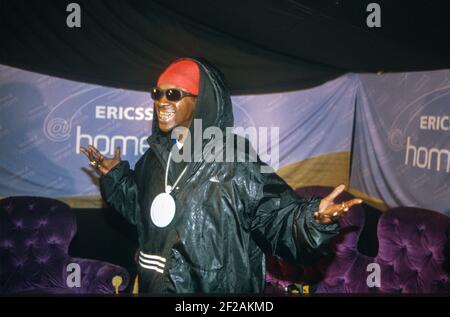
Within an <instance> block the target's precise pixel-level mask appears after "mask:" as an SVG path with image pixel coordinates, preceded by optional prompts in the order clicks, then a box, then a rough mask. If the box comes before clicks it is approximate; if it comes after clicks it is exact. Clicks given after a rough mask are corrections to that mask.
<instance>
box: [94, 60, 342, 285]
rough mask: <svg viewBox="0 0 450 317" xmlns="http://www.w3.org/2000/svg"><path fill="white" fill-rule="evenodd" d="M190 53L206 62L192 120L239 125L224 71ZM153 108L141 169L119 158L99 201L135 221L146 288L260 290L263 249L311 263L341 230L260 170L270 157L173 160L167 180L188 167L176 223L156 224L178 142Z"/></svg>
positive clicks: (313, 205)
mask: <svg viewBox="0 0 450 317" xmlns="http://www.w3.org/2000/svg"><path fill="white" fill-rule="evenodd" d="M194 61H196V62H197V63H198V65H199V67H200V89H199V96H198V97H197V104H196V108H195V112H194V118H197V119H202V126H203V129H206V128H207V127H208V126H217V127H220V128H221V129H222V130H223V131H225V128H226V127H231V126H232V125H233V113H232V105H231V99H230V95H229V93H228V90H227V89H226V85H225V84H224V81H223V77H222V76H221V75H220V73H219V72H218V71H217V70H216V69H214V68H213V67H211V66H210V65H208V64H207V63H206V62H203V61H200V60H196V59H195V60H194ZM154 113H155V115H154V119H153V127H152V129H153V130H152V135H151V136H150V137H149V139H148V142H149V144H150V148H149V149H148V150H147V152H146V153H145V154H144V155H143V156H142V157H141V158H140V159H139V161H138V162H137V163H136V166H135V169H134V170H131V169H130V166H129V164H128V162H127V161H122V162H121V163H120V164H119V165H117V166H116V167H115V168H114V169H112V170H111V171H110V172H109V173H108V174H106V175H105V176H103V177H102V178H101V182H100V184H101V193H102V197H103V199H104V200H105V201H106V202H107V203H108V204H109V205H110V206H113V207H114V208H115V209H116V210H117V211H118V212H120V213H121V214H122V215H123V216H124V217H126V218H127V219H128V220H129V221H130V222H131V223H132V224H135V225H136V226H137V230H138V236H139V246H140V252H139V286H140V292H143V293H201V292H205V293H211V292H215V293H256V292H262V291H263V290H264V284H265V279H264V277H265V257H264V254H265V253H267V252H270V253H271V254H273V255H275V256H277V257H278V258H280V259H285V260H290V261H300V262H302V261H307V260H308V259H310V258H312V257H313V256H315V255H317V254H320V253H321V252H323V251H324V250H325V248H324V247H325V246H326V245H327V244H328V242H329V241H330V240H331V239H332V238H333V237H334V236H335V235H336V234H337V233H338V225H337V224H332V225H321V224H318V223H316V221H315V220H314V219H313V216H312V213H313V212H314V211H316V210H317V209H318V203H319V200H318V199H312V200H306V199H302V198H300V197H298V196H297V195H296V194H295V193H294V192H293V191H292V189H291V188H290V187H289V186H288V185H287V184H286V183H285V182H284V181H283V180H282V179H281V178H280V177H279V176H277V175H276V174H275V173H261V166H262V165H263V164H264V163H262V162H260V161H259V160H258V161H256V162H248V161H246V162H212V163H209V162H205V160H200V161H198V162H189V163H177V164H175V163H173V162H172V163H171V165H170V166H171V168H170V169H169V184H173V183H174V181H175V180H176V179H177V178H178V175H179V174H180V172H181V170H182V169H183V168H184V167H185V166H187V172H186V173H185V174H184V176H183V177H182V178H181V180H180V182H179V184H178V186H177V188H176V189H175V190H174V191H173V192H172V193H171V195H172V196H173V197H174V199H175V202H176V213H175V217H174V219H173V221H172V222H171V223H170V224H169V225H168V226H167V227H165V228H159V227H157V226H155V225H154V224H153V223H152V221H151V218H150V206H151V203H152V201H153V199H154V198H155V196H156V195H158V194H159V193H161V192H163V191H164V176H165V168H166V164H167V158H168V154H169V151H170V150H171V148H172V143H171V140H170V135H168V134H165V133H163V132H162V131H160V130H159V128H158V118H157V116H156V112H154ZM192 129H193V128H192V127H191V133H192V135H193V133H195V131H192ZM224 134H225V133H224ZM225 135H226V136H225V137H230V135H229V134H225ZM231 137H233V138H236V139H237V138H238V137H237V136H235V135H232V136H231ZM209 141H210V140H208V139H206V140H204V141H203V142H204V145H205V146H207V144H208V142H209ZM191 151H192V153H193V152H194V149H191ZM235 152H237V151H235ZM241 154H242V153H241ZM234 155H236V153H235V154H234ZM244 156H245V157H248V154H247V153H244ZM172 166H173V168H172Z"/></svg>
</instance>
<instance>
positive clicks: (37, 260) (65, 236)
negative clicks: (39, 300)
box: [0, 196, 76, 293]
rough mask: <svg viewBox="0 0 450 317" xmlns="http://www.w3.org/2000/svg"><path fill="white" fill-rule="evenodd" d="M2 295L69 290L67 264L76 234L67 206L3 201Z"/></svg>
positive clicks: (0, 206)
mask: <svg viewBox="0 0 450 317" xmlns="http://www.w3.org/2000/svg"><path fill="white" fill-rule="evenodd" d="M0 226H1V230H0V259H1V272H0V292H1V293H7V292H16V291H22V290H27V289H33V288H35V287H39V288H46V287H54V286H55V285H56V286H58V287H65V280H64V279H63V277H64V276H65V272H64V270H63V268H64V267H65V266H64V263H65V262H66V261H67V257H68V255H67V250H68V248H69V244H70V241H71V240H72V238H73V236H74V234H75V232H76V221H75V216H74V215H73V213H72V212H71V209H70V207H69V206H67V205H66V204H64V203H62V202H59V201H57V200H54V199H49V198H42V197H25V196H24V197H9V198H5V199H2V200H1V201H0Z"/></svg>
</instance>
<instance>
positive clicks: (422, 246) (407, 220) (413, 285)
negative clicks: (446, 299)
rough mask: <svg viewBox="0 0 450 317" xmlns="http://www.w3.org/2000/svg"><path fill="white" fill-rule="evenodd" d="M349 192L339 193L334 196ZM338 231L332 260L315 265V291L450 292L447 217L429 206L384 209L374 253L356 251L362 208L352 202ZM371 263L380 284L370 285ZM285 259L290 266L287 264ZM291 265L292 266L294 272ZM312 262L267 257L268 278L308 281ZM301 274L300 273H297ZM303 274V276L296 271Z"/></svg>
mask: <svg viewBox="0 0 450 317" xmlns="http://www.w3.org/2000/svg"><path fill="white" fill-rule="evenodd" d="M331 190H332V188H331V187H319V186H311V187H306V188H301V189H299V190H297V193H298V194H299V195H300V196H302V197H311V196H317V197H325V196H326V195H327V194H328V193H329V192H331ZM351 198H353V197H352V196H351V195H350V194H348V193H343V195H341V196H340V197H338V199H337V201H338V202H339V201H341V200H342V199H345V200H347V199H351ZM339 222H340V225H341V234H340V235H339V236H338V237H337V238H336V240H335V243H334V245H333V250H334V253H335V256H334V258H333V259H331V261H323V262H321V263H318V264H317V265H316V269H317V270H319V271H321V273H322V276H320V280H319V283H317V285H316V290H315V291H316V292H317V293H438V292H450V281H449V279H450V278H449V272H447V271H446V270H445V269H444V263H446V262H445V261H447V262H448V260H449V259H448V257H449V255H448V254H447V257H446V256H445V252H447V253H448V252H449V251H448V250H447V251H445V245H446V243H448V242H447V240H448V238H447V236H446V230H447V228H449V226H450V217H448V216H446V215H444V214H441V213H438V212H435V211H431V210H424V209H419V208H410V207H398V208H392V209H390V210H388V211H386V212H385V213H384V214H382V216H381V217H380V219H379V222H378V227H377V236H378V242H379V249H378V254H377V255H376V256H375V257H369V256H366V255H364V254H361V253H360V252H359V251H358V240H359V238H360V235H361V232H362V229H363V226H364V222H365V213H364V209H363V207H362V206H354V207H353V208H352V209H351V210H350V211H349V213H348V214H347V215H346V216H345V217H343V218H342V219H340V221H339ZM370 263H377V264H378V265H379V267H380V280H381V285H380V287H379V288H378V287H369V286H368V285H367V282H366V281H367V277H368V275H369V274H370V273H371V271H370V272H368V271H367V266H368V265H369V264H370ZM286 265H289V269H286V268H285V266H286ZM292 271H296V272H295V273H292ZM311 271H312V272H314V273H315V274H317V271H314V268H305V267H303V266H300V265H299V264H286V263H283V262H279V261H276V260H275V259H273V258H269V261H268V274H267V276H268V281H269V282H270V283H271V284H272V285H273V284H277V285H278V286H279V287H285V286H287V285H289V284H292V283H293V282H299V283H305V282H306V283H309V282H310V281H308V279H307V278H308V276H307V273H310V272H311ZM301 274H303V275H301ZM299 275H301V276H299Z"/></svg>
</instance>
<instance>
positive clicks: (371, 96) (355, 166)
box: [350, 70, 450, 212]
mask: <svg viewBox="0 0 450 317" xmlns="http://www.w3.org/2000/svg"><path fill="white" fill-rule="evenodd" d="M359 79H360V83H359V87H358V91H357V101H356V106H357V107H356V120H355V122H356V126H355V138H354V148H353V158H352V170H351V180H350V184H351V186H352V187H353V188H356V189H358V190H360V191H361V192H364V193H366V194H369V195H371V196H374V197H377V198H380V199H382V200H383V201H385V202H386V203H387V204H388V205H390V206H416V207H423V208H428V209H433V210H437V211H440V212H450V70H442V71H432V72H416V73H399V74H383V75H382V76H377V75H360V76H359Z"/></svg>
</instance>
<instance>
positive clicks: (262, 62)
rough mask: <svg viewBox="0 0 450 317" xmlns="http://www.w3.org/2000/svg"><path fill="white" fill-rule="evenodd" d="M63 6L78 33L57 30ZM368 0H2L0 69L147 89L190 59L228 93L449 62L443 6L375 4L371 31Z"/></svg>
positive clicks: (297, 86) (301, 85) (291, 86)
mask: <svg viewBox="0 0 450 317" xmlns="http://www.w3.org/2000/svg"><path fill="white" fill-rule="evenodd" d="M71 2H76V3H78V4H80V6H81V28H72V29H71V28H68V27H67V26H66V18H67V15H68V14H69V13H68V12H66V7H67V5H68V4H69V3H71ZM369 2H371V1H363V0H361V1H359V0H358V1H349V0H347V1H339V0H335V1H323V0H317V1H306V0H297V1H295V0H276V1H275V0H273V1H268V0H262V1H255V0H252V1H241V0H239V1H237V0H227V1H209V0H197V1H182V0H171V1H163V0H160V1H150V0H136V1H125V0H121V1H119V0H108V1H106V0H105V1H100V0H96V1H92V0H91V1H87V0H83V1H81V0H78V1H68V0H51V1H42V0H40V1H37V0H26V1H24V0H1V2H0V3H1V18H0V34H1V38H2V48H1V51H0V63H2V64H7V65H12V66H16V67H19V68H24V69H28V70H32V71H37V72H41V73H46V74H50V75H53V76H59V77H64V78H69V79H73V80H77V81H83V82H89V83H96V84H101V85H107V86H112V87H120V88H125V89H133V90H143V91H148V89H149V87H151V86H152V85H153V84H154V81H155V79H156V76H157V75H158V73H160V71H161V70H162V69H163V68H164V67H165V66H166V65H167V64H168V63H169V62H170V61H171V60H173V59H174V58H176V57H180V56H196V57H203V58H206V59H207V60H209V61H211V62H212V63H213V64H215V65H216V66H218V67H219V68H220V69H221V70H222V72H223V73H224V74H225V76H226V78H227V81H228V83H229V86H230V88H231V91H232V93H233V94H243V93H267V92H275V91H286V90H292V89H300V88H307V87H311V86H314V85H317V84H320V83H323V82H325V81H327V80H329V79H332V78H334V77H336V76H339V75H340V74H342V73H345V72H378V71H384V72H388V71H408V70H421V69H437V68H445V67H449V66H450V63H449V58H448V56H449V53H450V50H449V44H448V42H449V41H448V38H449V36H450V30H449V26H450V22H449V20H450V19H445V18H446V17H448V16H449V12H450V11H449V8H450V5H449V3H448V1H447V2H443V1H442V2H441V1H433V2H428V3H425V1H419V2H417V3H411V2H410V1H377V3H380V5H381V8H382V28H380V29H370V28H368V27H367V26H366V24H365V19H366V16H367V15H368V14H369V13H367V12H366V10H365V9H366V5H367V3H369ZM392 2H395V5H394V4H392Z"/></svg>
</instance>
